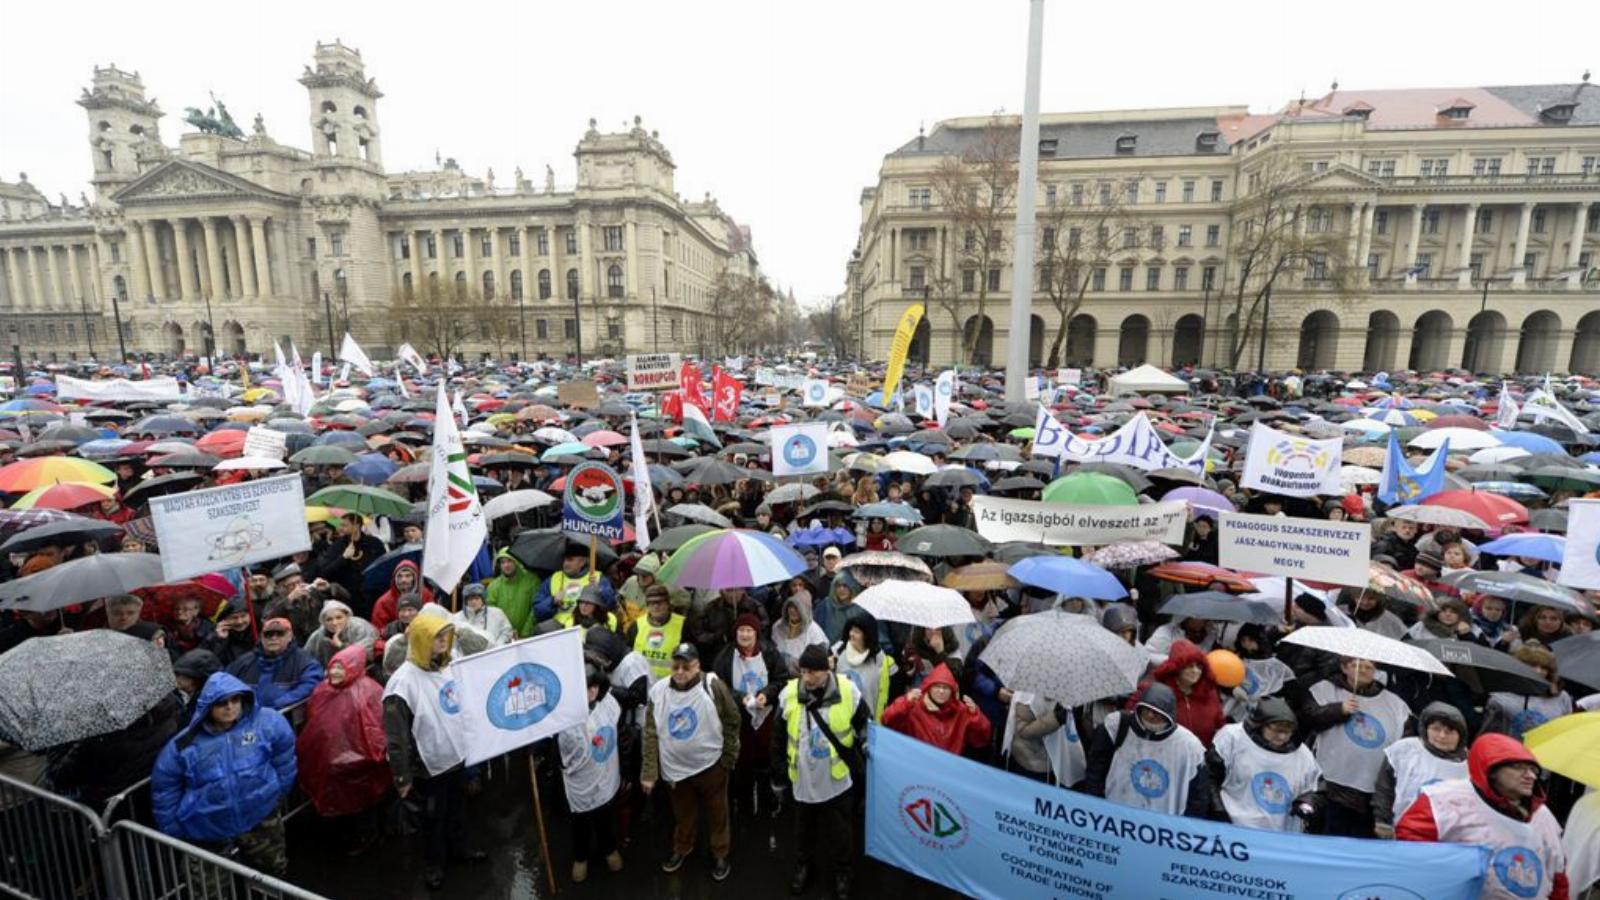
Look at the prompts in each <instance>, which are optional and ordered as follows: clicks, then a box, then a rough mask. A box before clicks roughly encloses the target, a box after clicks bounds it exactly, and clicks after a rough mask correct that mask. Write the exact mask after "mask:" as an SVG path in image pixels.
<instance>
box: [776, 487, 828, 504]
mask: <svg viewBox="0 0 1600 900" xmlns="http://www.w3.org/2000/svg"><path fill="white" fill-rule="evenodd" d="M816 495H817V489H816V488H814V487H812V486H811V485H809V484H780V485H778V486H777V487H775V488H773V489H772V491H771V492H769V493H768V494H767V502H768V503H798V502H800V501H803V500H809V499H811V498H812V497H815V496H816Z"/></svg>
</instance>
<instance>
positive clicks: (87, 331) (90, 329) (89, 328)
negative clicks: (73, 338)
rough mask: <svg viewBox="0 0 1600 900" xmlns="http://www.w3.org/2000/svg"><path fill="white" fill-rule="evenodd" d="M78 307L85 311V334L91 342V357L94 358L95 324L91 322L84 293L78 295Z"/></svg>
mask: <svg viewBox="0 0 1600 900" xmlns="http://www.w3.org/2000/svg"><path fill="white" fill-rule="evenodd" d="M78 309H80V310H82V312H83V336H84V339H85V340H87V341H88V342H89V359H90V360H93V359H94V326H93V325H91V324H89V304H88V303H86V302H84V299H83V295H82V294H79V295H78Z"/></svg>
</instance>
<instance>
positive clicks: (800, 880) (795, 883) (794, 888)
mask: <svg viewBox="0 0 1600 900" xmlns="http://www.w3.org/2000/svg"><path fill="white" fill-rule="evenodd" d="M810 883H811V867H810V866H809V865H806V864H805V863H795V865H794V877H793V878H791V879H789V894H790V895H791V896H794V897H798V896H800V895H801V894H803V893H805V890H806V885H808V884H810Z"/></svg>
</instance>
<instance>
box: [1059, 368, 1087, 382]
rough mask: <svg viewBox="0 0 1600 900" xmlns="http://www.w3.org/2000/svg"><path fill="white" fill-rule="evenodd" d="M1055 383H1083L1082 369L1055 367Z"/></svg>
mask: <svg viewBox="0 0 1600 900" xmlns="http://www.w3.org/2000/svg"><path fill="white" fill-rule="evenodd" d="M1056 383H1057V384H1083V370H1082V369H1057V370H1056Z"/></svg>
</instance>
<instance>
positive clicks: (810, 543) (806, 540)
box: [789, 523, 856, 549]
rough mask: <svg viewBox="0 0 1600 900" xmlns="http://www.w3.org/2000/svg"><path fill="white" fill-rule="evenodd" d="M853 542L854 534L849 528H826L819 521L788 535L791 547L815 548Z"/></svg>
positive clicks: (846, 544) (851, 544)
mask: <svg viewBox="0 0 1600 900" xmlns="http://www.w3.org/2000/svg"><path fill="white" fill-rule="evenodd" d="M855 542H856V534H855V532H853V531H851V530H850V529H848V528H826V527H824V526H822V525H821V524H820V523H819V524H816V525H815V526H814V527H811V528H804V529H801V530H800V531H796V532H795V533H794V534H791V535H789V546H791V547H810V548H813V549H815V548H817V547H827V546H830V545H835V544H837V545H839V546H844V547H849V546H853V545H854V544H855Z"/></svg>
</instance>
